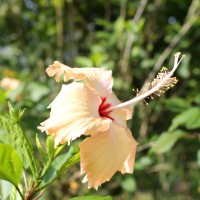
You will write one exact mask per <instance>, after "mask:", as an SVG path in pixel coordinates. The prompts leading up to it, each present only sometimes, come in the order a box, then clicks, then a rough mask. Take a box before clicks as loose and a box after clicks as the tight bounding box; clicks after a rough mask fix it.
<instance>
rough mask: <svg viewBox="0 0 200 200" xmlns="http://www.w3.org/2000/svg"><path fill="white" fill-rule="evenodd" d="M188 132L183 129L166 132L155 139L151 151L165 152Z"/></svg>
mask: <svg viewBox="0 0 200 200" xmlns="http://www.w3.org/2000/svg"><path fill="white" fill-rule="evenodd" d="M185 134H186V133H185V132H184V131H181V130H176V131H174V132H164V133H162V134H161V135H160V137H159V138H158V139H157V141H155V143H154V145H153V147H152V148H151V149H150V151H149V153H156V154H161V153H165V152H167V151H169V150H171V148H172V147H173V146H174V144H175V143H176V142H177V141H178V139H180V138H181V137H183V136H184V135H185Z"/></svg>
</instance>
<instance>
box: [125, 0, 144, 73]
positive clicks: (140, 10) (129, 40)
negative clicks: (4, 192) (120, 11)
mask: <svg viewBox="0 0 200 200" xmlns="http://www.w3.org/2000/svg"><path fill="white" fill-rule="evenodd" d="M147 2H148V0H142V1H141V3H140V6H139V7H138V9H137V11H136V14H135V16H134V18H133V20H132V25H133V26H135V25H136V24H138V22H139V20H140V18H141V16H142V13H143V11H144V9H145V7H146V4H147ZM134 39H135V34H134V33H129V34H128V38H127V41H126V45H125V49H124V54H123V57H122V60H121V72H122V75H125V74H126V73H127V70H128V64H129V58H130V52H131V48H132V45H133V41H134Z"/></svg>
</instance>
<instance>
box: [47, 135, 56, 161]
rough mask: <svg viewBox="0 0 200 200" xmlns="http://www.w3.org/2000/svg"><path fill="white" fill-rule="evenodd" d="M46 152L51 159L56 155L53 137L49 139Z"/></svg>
mask: <svg viewBox="0 0 200 200" xmlns="http://www.w3.org/2000/svg"><path fill="white" fill-rule="evenodd" d="M46 150H47V154H48V156H49V157H50V158H53V157H54V154H55V148H54V137H53V136H52V135H50V136H48V137H47V140H46Z"/></svg>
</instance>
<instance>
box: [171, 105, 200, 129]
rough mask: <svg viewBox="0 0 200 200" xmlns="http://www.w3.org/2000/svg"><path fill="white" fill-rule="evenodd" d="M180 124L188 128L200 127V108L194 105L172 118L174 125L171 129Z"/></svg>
mask: <svg viewBox="0 0 200 200" xmlns="http://www.w3.org/2000/svg"><path fill="white" fill-rule="evenodd" d="M179 126H184V127H186V128H187V129H196V128H200V108H199V107H193V108H189V109H188V110H186V111H184V112H182V113H181V114H179V115H177V116H176V117H175V118H174V119H173V120H172V125H171V126H170V128H169V130H170V131H172V130H175V129H176V128H177V127H179Z"/></svg>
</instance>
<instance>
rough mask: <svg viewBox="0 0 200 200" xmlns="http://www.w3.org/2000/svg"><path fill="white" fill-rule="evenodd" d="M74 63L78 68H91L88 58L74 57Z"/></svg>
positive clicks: (91, 64)
mask: <svg viewBox="0 0 200 200" xmlns="http://www.w3.org/2000/svg"><path fill="white" fill-rule="evenodd" d="M75 62H76V64H77V65H78V66H79V67H92V66H93V63H92V61H91V60H90V59H89V58H87V57H83V56H78V57H76V60H75Z"/></svg>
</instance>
